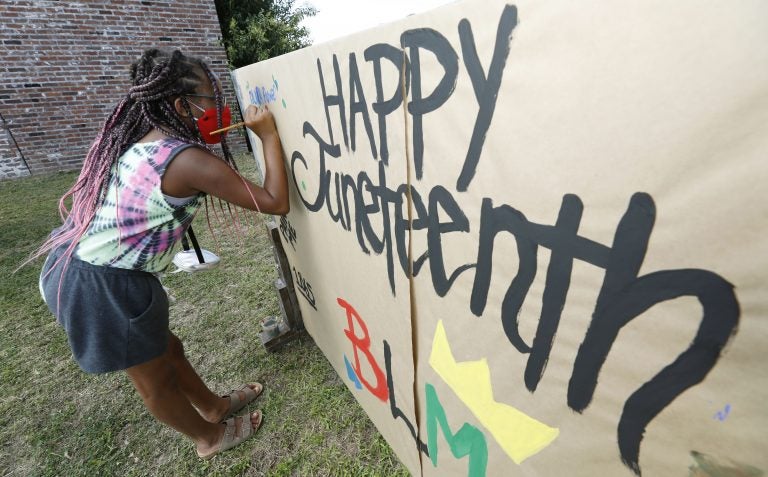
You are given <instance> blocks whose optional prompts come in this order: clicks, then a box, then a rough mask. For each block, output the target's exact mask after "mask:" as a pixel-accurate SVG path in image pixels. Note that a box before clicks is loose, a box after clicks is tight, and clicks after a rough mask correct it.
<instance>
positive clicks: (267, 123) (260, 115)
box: [244, 104, 277, 140]
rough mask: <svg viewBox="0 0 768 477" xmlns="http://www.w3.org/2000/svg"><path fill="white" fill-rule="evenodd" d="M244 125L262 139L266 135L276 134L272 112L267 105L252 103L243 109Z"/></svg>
mask: <svg viewBox="0 0 768 477" xmlns="http://www.w3.org/2000/svg"><path fill="white" fill-rule="evenodd" d="M244 119H245V126H246V127H247V128H248V129H250V130H251V131H253V132H254V133H256V135H257V136H259V138H260V139H262V140H264V139H265V138H267V137H268V136H272V135H277V126H276V125H275V118H274V117H273V116H272V112H271V111H270V110H269V109H268V108H267V105H264V106H261V107H258V106H255V105H253V104H251V105H250V106H248V109H246V110H245V118H244Z"/></svg>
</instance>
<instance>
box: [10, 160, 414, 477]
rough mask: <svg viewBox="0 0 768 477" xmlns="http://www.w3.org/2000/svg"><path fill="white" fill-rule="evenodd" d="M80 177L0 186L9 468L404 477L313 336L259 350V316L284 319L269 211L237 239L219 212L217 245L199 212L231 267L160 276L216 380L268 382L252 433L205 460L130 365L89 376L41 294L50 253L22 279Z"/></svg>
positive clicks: (192, 356)
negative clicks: (137, 386) (136, 380)
mask: <svg viewBox="0 0 768 477" xmlns="http://www.w3.org/2000/svg"><path fill="white" fill-rule="evenodd" d="M240 162H250V161H247V160H246V161H243V160H241V161H240ZM245 169H246V171H245V172H246V174H247V175H249V172H250V175H253V171H252V170H250V171H249V170H248V169H249V168H247V167H246V168H245ZM74 179H75V174H73V173H60V174H55V175H47V176H40V177H32V178H25V179H19V180H14V181H4V182H0V226H1V228H0V273H2V277H3V278H2V281H1V282H0V298H1V299H2V301H0V448H2V449H3V451H2V452H0V476H3V477H4V476H11V475H13V476H31V475H40V476H55V475H62V476H68V477H69V476H92V475H124V476H147V475H157V476H187V475H190V476H198V475H199V476H202V475H206V476H208V475H210V476H262V475H267V476H293V475H298V476H309V475H311V476H322V475H333V476H337V475H350V476H375V475H382V476H390V475H408V473H407V471H406V469H405V467H404V466H402V464H400V462H399V461H398V460H397V457H396V456H395V455H394V453H393V452H392V450H391V448H390V447H389V446H388V445H387V443H386V441H384V439H383V438H382V437H381V435H380V434H379V433H378V432H377V430H376V429H375V427H374V426H373V424H372V423H371V421H370V419H369V418H368V416H367V415H366V414H365V413H364V411H363V410H362V408H361V407H360V406H359V405H358V404H357V402H356V401H355V400H354V398H353V396H352V394H351V393H350V392H349V391H348V389H347V388H346V386H345V385H344V383H343V382H342V381H341V379H340V378H339V377H338V376H337V375H336V373H335V371H334V370H333V368H332V367H331V366H330V364H329V363H328V361H327V360H326V358H325V357H324V356H323V354H322V352H321V351H320V350H319V349H318V348H317V346H316V345H315V344H314V342H313V341H312V339H311V338H310V337H308V336H306V337H303V338H301V339H299V340H296V341H294V342H292V343H290V344H289V345H287V346H286V347H285V348H283V349H281V350H280V351H278V352H276V353H268V352H266V351H265V350H264V348H263V346H262V345H261V343H260V341H259V339H258V333H259V331H260V330H259V324H258V322H259V320H260V319H261V318H263V317H265V316H269V315H277V314H279V307H278V303H277V295H276V292H275V288H274V281H275V279H276V278H277V273H276V271H275V268H274V262H273V259H272V252H271V249H270V245H269V241H268V239H267V235H266V233H265V229H264V225H263V218H257V219H256V220H253V219H248V222H249V226H248V227H245V230H243V231H242V233H241V234H239V235H238V234H237V233H236V232H235V231H234V229H233V228H231V227H229V228H228V227H224V226H220V227H219V226H217V225H216V223H215V219H214V218H212V223H214V233H215V236H216V240H218V243H219V247H218V248H217V247H216V245H215V239H214V238H213V237H212V236H211V233H210V232H209V231H208V227H207V226H206V225H205V220H204V212H201V214H200V216H199V217H198V219H197V221H196V232H197V235H198V239H199V240H200V242H201V245H202V246H204V247H205V248H209V249H211V250H215V251H216V252H217V253H218V255H219V256H221V257H222V264H221V266H219V267H218V268H216V269H213V270H209V271H206V272H201V273H196V274H192V275H190V274H186V273H180V274H174V275H168V276H166V278H165V279H164V284H165V286H167V287H169V288H170V289H171V293H172V295H173V296H174V297H175V298H176V301H175V303H173V304H172V305H171V329H172V331H173V332H174V333H176V334H177V335H178V336H179V337H180V338H181V339H182V341H183V342H184V343H185V349H186V352H187V355H188V357H189V360H190V362H191V363H192V364H193V366H195V368H196V369H197V370H198V372H199V373H200V375H201V376H202V377H203V379H204V380H206V382H207V383H208V385H209V387H211V389H213V390H215V391H220V392H225V391H228V390H229V389H232V388H234V387H236V386H237V387H239V385H240V384H242V383H245V382H250V381H253V380H259V381H260V382H262V383H264V384H265V391H264V395H263V396H262V397H261V398H259V400H258V401H257V402H256V406H258V407H259V408H261V409H262V410H263V411H264V415H265V421H264V424H263V426H262V428H261V429H260V430H259V432H258V434H257V435H256V437H255V438H253V439H251V440H249V441H247V442H246V443H244V444H242V445H240V446H238V447H236V448H235V449H232V450H231V451H228V452H226V453H223V454H221V455H219V456H217V457H216V458H214V459H213V460H212V461H201V460H200V459H198V458H197V457H196V455H195V453H194V449H193V446H192V444H191V441H189V440H187V439H186V438H185V437H183V436H182V435H181V434H178V433H176V432H175V431H173V430H172V429H170V428H168V427H165V426H164V425H162V424H160V423H159V422H158V421H156V420H155V419H154V418H153V417H152V416H151V414H150V413H149V412H148V411H147V410H146V408H145V407H144V406H143V404H142V402H141V399H140V398H139V396H138V394H137V393H136V391H135V390H134V389H133V386H132V385H131V383H130V381H129V380H128V378H127V376H126V375H125V373H122V372H118V373H110V374H101V375H89V374H85V373H83V372H82V371H81V370H80V369H79V368H78V367H77V365H76V363H75V362H74V361H73V360H72V358H71V355H70V351H69V348H68V345H67V341H66V336H65V334H64V332H63V330H62V329H61V328H59V326H58V325H56V323H55V321H54V319H53V317H52V315H51V314H50V312H49V311H48V309H47V307H46V306H45V305H44V304H43V302H42V300H41V299H40V296H39V293H38V290H37V277H38V273H39V269H40V267H41V265H42V260H37V261H36V262H34V263H33V264H31V265H29V266H26V267H24V268H22V269H21V270H19V271H18V272H16V273H12V272H13V270H14V269H16V267H17V266H18V265H19V264H20V263H21V262H22V261H23V260H24V259H25V258H26V257H27V255H28V254H29V253H30V252H31V251H32V250H34V249H35V247H37V246H38V245H39V244H40V243H41V242H42V240H43V239H44V238H45V237H46V235H47V234H48V233H49V232H50V230H51V229H52V228H54V227H55V226H57V225H58V224H59V218H58V213H57V205H56V204H57V200H58V198H59V197H60V196H61V195H62V194H63V193H64V191H65V190H66V189H67V188H68V187H69V186H70V185H71V184H72V183H73V181H74ZM251 408H252V409H253V408H254V406H253V405H252V406H251Z"/></svg>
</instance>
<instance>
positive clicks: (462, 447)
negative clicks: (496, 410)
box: [424, 383, 488, 477]
mask: <svg viewBox="0 0 768 477" xmlns="http://www.w3.org/2000/svg"><path fill="white" fill-rule="evenodd" d="M424 391H425V394H426V396H427V448H428V449H429V458H430V459H431V460H432V465H433V466H435V467H437V425H438V424H440V428H441V429H442V430H443V437H445V440H446V441H447V442H448V446H449V447H450V448H451V453H452V454H453V456H454V457H456V458H457V459H460V458H462V457H464V456H465V455H469V472H468V473H467V475H469V476H470V477H482V476H484V475H485V469H486V467H487V465H488V445H487V444H486V443H485V436H484V435H483V433H482V432H480V430H479V429H478V428H477V427H475V426H473V425H471V424H469V423H466V422H465V423H464V425H463V426H461V429H459V432H457V433H456V434H452V433H451V428H450V427H448V418H447V417H446V416H445V410H444V409H443V406H442V404H440V400H439V399H438V398H437V392H436V391H435V387H434V386H432V385H431V384H429V383H427V384H426V385H425V386H424Z"/></svg>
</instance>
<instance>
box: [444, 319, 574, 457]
mask: <svg viewBox="0 0 768 477" xmlns="http://www.w3.org/2000/svg"><path fill="white" fill-rule="evenodd" d="M429 364H430V365H431V366H432V368H433V369H434V370H435V372H437V374H438V375H440V377H441V378H443V380H444V381H445V382H446V383H447V384H448V386H450V388H451V389H452V390H453V392H455V393H456V395H457V396H458V397H459V399H461V400H462V401H463V402H464V404H466V405H467V407H468V408H469V410H470V411H472V413H473V414H474V415H475V417H477V419H478V420H479V421H480V422H481V423H482V424H483V426H485V427H486V429H488V431H489V432H490V433H491V434H492V435H493V437H494V438H495V439H496V442H498V443H499V445H500V446H501V448H502V449H504V452H506V453H507V455H508V456H509V457H510V458H511V459H512V460H513V461H515V463H516V464H520V463H522V462H523V461H524V460H525V459H527V458H528V457H530V456H532V455H534V454H536V453H538V452H539V451H541V450H542V449H544V448H545V447H547V446H548V445H549V444H551V443H552V441H554V440H555V438H556V437H557V435H558V434H559V433H560V430H559V429H557V428H554V427H549V426H548V425H546V424H544V423H542V422H539V421H537V420H536V419H534V418H532V417H530V416H528V415H527V414H525V413H523V412H521V411H518V410H517V409H515V408H514V407H512V406H509V405H507V404H503V403H500V402H496V400H494V399H493V388H492V385H491V371H490V370H489V369H488V362H487V360H486V359H485V358H483V359H481V360H478V361H465V362H462V363H457V362H456V360H455V359H454V357H453V353H452V352H451V345H450V344H449V343H448V336H447V335H446V334H445V328H444V327H443V322H442V320H441V321H439V322H438V323H437V329H436V330H435V338H434V340H433V341H432V353H431V354H430V356H429Z"/></svg>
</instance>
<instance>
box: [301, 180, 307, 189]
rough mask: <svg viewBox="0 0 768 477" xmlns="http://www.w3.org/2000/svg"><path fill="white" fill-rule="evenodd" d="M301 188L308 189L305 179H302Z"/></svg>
mask: <svg viewBox="0 0 768 477" xmlns="http://www.w3.org/2000/svg"><path fill="white" fill-rule="evenodd" d="M301 188H302V189H304V190H307V184H305V183H304V181H301Z"/></svg>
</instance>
